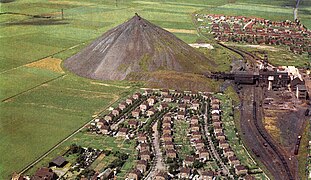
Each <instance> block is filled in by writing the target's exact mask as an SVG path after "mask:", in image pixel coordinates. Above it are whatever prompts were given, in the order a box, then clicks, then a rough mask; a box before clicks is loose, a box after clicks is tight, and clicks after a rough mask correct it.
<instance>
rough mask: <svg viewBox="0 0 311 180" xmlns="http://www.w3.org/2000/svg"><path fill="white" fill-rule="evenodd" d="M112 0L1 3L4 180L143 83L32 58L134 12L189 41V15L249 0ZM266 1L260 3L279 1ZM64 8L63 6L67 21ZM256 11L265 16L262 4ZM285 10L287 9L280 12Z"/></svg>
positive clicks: (0, 174)
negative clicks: (98, 77)
mask: <svg viewBox="0 0 311 180" xmlns="http://www.w3.org/2000/svg"><path fill="white" fill-rule="evenodd" d="M115 2H116V1H114V0H85V1H78V0H67V1H60V0H50V1H45V0H18V1H12V2H10V3H1V4H0V5H1V8H0V13H1V15H0V62H1V63H0V74H1V75H0V99H1V104H0V143H1V147H0V154H1V157H0V179H8V177H9V176H10V174H11V173H12V172H13V171H19V170H21V169H22V168H23V167H24V166H26V165H27V164H28V163H30V162H32V161H33V160H34V159H36V158H37V157H39V156H40V155H42V154H43V153H44V152H45V151H47V150H48V149H50V148H51V147H52V146H53V145H55V144H56V143H57V142H59V141H60V140H61V139H63V138H64V137H66V136H68V135H69V134H70V133H71V132H73V131H74V130H75V129H77V128H78V127H80V126H81V125H82V124H83V123H85V122H87V121H88V120H89V119H90V118H91V116H92V115H93V114H96V113H98V112H100V111H102V110H104V109H105V108H106V107H107V106H109V105H110V104H111V103H113V102H115V101H116V100H117V99H118V98H119V97H123V96H126V95H127V94H129V93H131V92H132V91H133V89H135V88H137V87H138V86H141V83H140V84H137V83H131V82H98V81H91V80H87V79H84V78H79V77H77V76H75V75H73V74H71V73H69V72H66V71H65V70H64V72H62V71H57V70H55V69H53V68H52V69H51V68H48V67H50V66H55V64H57V63H58V62H59V61H58V60H55V61H57V62H54V61H53V62H49V63H51V64H49V63H48V64H45V65H43V66H41V65H42V64H41V65H40V66H32V65H31V64H32V63H33V62H36V61H39V60H41V59H43V58H47V57H54V58H58V59H60V60H64V59H66V58H68V57H70V56H71V55H72V54H75V53H76V52H78V51H79V50H80V49H81V48H83V47H84V46H86V45H87V44H88V43H89V42H91V41H92V40H94V39H95V38H96V37H98V36H100V35H101V34H103V33H104V32H105V31H107V30H108V29H110V28H112V27H114V26H116V25H118V24H120V23H123V22H125V21H126V20H128V19H129V18H131V17H132V16H133V15H134V13H135V12H137V13H139V14H140V15H142V16H143V17H145V18H146V19H148V20H150V21H151V22H153V23H155V24H156V25H159V26H161V27H163V28H167V29H170V30H171V31H172V32H173V33H174V34H175V35H176V36H178V37H180V38H181V39H183V40H184V41H186V42H187V43H193V42H195V41H196V40H198V39H202V37H200V34H196V33H193V30H196V27H195V25H194V23H193V21H192V14H193V13H195V12H196V11H203V10H204V9H205V10H206V9H213V11H214V12H217V11H221V10H226V9H228V8H229V9H240V8H241V6H239V4H241V3H247V4H250V6H251V5H252V4H253V2H252V1H246V0H244V1H237V2H236V4H235V5H234V4H229V5H228V0H219V1H212V0H156V1H146V0H141V1H138V0H137V1H135V0H118V4H117V5H116V4H115ZM263 2H264V3H263V4H262V5H264V4H265V3H266V4H269V3H270V4H273V5H275V6H280V5H281V3H274V1H273V2H270V1H263ZM277 2H285V0H284V1H280V0H279V1H277ZM255 6H257V5H255ZM304 7H305V6H304ZM217 8H218V10H217ZM272 8H274V7H272ZM308 8H309V7H306V8H305V11H302V13H301V17H302V18H305V17H307V18H308V16H305V15H304V14H303V13H305V14H307V13H308V12H309V9H310V8H309V9H308ZM61 9H64V19H62V18H61V13H60V12H61ZM302 10H303V9H302ZM269 11H271V8H270V9H269ZM228 12H229V11H228ZM232 12H233V13H237V12H238V11H235V12H234V10H232ZM239 12H248V13H250V12H249V11H246V10H245V11H240V10H239ZM12 13H15V14H12ZM16 13H17V14H16ZM253 13H257V14H259V15H260V14H262V12H261V11H259V10H258V11H253ZM264 14H269V13H266V12H264ZM280 14H281V13H280ZM31 15H39V16H51V17H52V18H50V19H46V18H33V17H31ZM253 15H255V14H253ZM271 16H272V15H271ZM289 16H290V13H289V11H286V16H284V17H289ZM203 39H204V38H203ZM204 40H206V39H204ZM216 54H217V53H216ZM225 56H226V57H227V56H228V55H227V54H225ZM217 58H222V56H217ZM226 60H227V59H226V58H225V61H226ZM222 63H223V62H219V63H218V64H219V65H218V66H219V67H220V68H222V69H224V70H227V68H228V63H226V64H224V65H222ZM58 66H59V65H58ZM60 67H61V66H59V67H58V68H60ZM58 68H56V69H58ZM12 152H14V153H12ZM12 162H19V163H12ZM126 167H128V165H127V166H126Z"/></svg>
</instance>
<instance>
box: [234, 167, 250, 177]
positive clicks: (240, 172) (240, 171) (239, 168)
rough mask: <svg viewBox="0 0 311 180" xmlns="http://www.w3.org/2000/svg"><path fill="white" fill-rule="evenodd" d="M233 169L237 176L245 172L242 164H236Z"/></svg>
mask: <svg viewBox="0 0 311 180" xmlns="http://www.w3.org/2000/svg"><path fill="white" fill-rule="evenodd" d="M234 169H235V173H236V174H237V175H238V176H240V175H245V174H247V169H246V168H245V166H243V165H237V166H235V168H234Z"/></svg>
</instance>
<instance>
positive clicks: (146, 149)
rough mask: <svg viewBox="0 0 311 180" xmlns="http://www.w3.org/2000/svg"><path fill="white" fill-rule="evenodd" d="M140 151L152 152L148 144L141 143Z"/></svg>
mask: <svg viewBox="0 0 311 180" xmlns="http://www.w3.org/2000/svg"><path fill="white" fill-rule="evenodd" d="M139 150H140V151H141V152H142V151H149V150H150V146H149V144H147V143H141V144H139Z"/></svg>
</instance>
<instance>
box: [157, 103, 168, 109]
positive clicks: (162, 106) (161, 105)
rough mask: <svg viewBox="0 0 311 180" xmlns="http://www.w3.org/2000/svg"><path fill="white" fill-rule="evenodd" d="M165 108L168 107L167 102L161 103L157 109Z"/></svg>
mask: <svg viewBox="0 0 311 180" xmlns="http://www.w3.org/2000/svg"><path fill="white" fill-rule="evenodd" d="M167 108H168V104H166V103H161V104H160V106H159V108H158V109H159V110H160V111H162V110H164V109H167Z"/></svg>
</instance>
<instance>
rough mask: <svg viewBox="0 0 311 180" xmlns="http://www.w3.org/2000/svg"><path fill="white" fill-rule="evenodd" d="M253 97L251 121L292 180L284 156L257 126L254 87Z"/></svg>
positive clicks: (292, 178) (291, 179)
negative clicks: (252, 120)
mask: <svg viewBox="0 0 311 180" xmlns="http://www.w3.org/2000/svg"><path fill="white" fill-rule="evenodd" d="M253 91H254V96H253V119H254V125H255V127H256V129H257V130H258V132H259V134H260V135H261V137H262V138H263V139H264V140H265V141H266V142H267V144H268V145H269V146H270V147H271V149H272V150H273V151H274V152H275V154H276V155H277V156H278V158H279V159H280V160H281V163H282V165H283V167H284V169H285V171H286V174H287V176H288V178H289V179H290V180H294V177H293V176H292V174H291V172H290V168H289V166H288V164H287V162H286V160H285V158H284V156H283V155H282V154H281V153H280V152H279V150H278V149H277V147H276V146H275V145H274V143H273V142H272V141H271V140H270V138H269V137H268V136H267V135H266V134H265V132H264V130H262V129H261V127H260V126H259V124H258V118H257V102H256V101H255V97H256V96H255V87H253Z"/></svg>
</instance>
